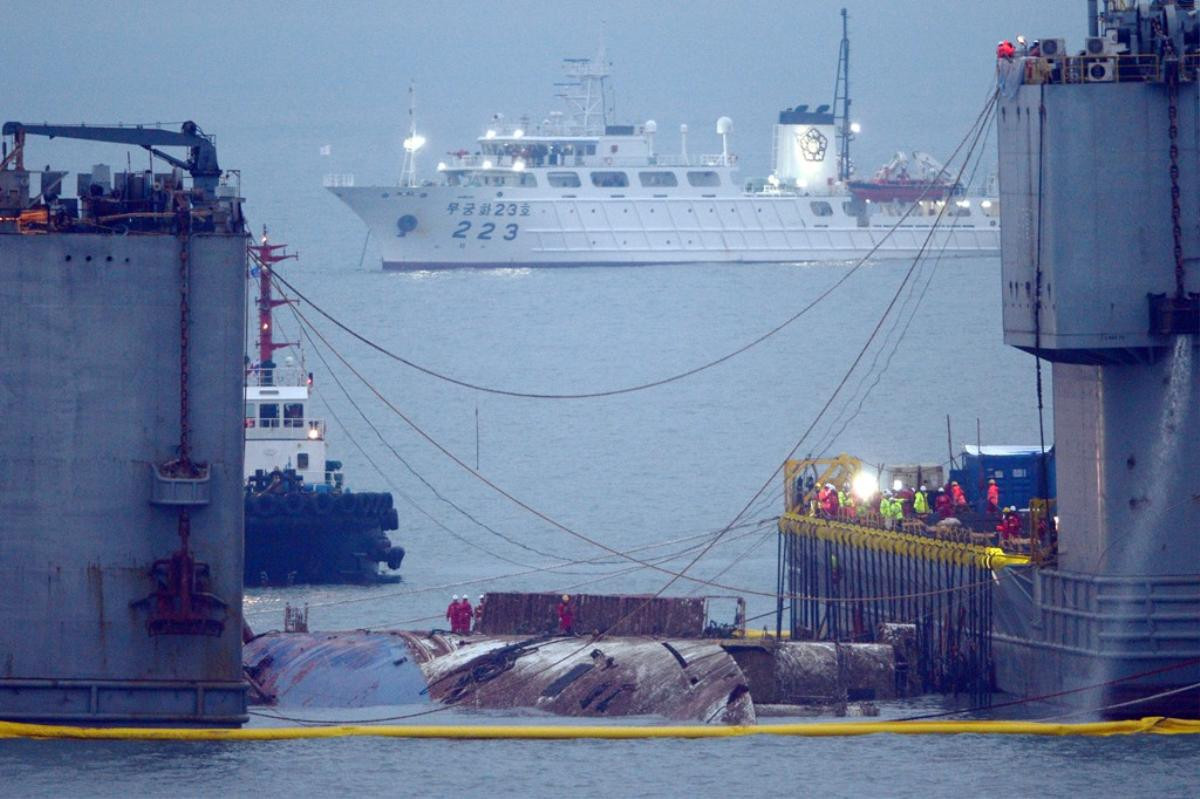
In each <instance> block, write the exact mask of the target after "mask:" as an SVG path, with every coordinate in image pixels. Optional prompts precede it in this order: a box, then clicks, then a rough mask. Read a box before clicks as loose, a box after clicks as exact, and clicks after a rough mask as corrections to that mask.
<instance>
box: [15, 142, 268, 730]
mask: <svg viewBox="0 0 1200 799" xmlns="http://www.w3.org/2000/svg"><path fill="white" fill-rule="evenodd" d="M3 133H4V136H5V137H6V140H5V142H4V152H3V163H0V341H2V342H3V346H2V347H0V420H3V424H0V718H4V719H10V720H21V721H40V722H50V723H78V724H89V725H91V724H124V725H128V724H151V725H193V724H194V725H204V726H214V725H236V724H239V723H241V722H242V721H244V720H245V718H246V713H245V707H246V699H245V684H244V681H243V679H242V671H241V643H242V623H241V606H242V601H241V600H242V421H241V415H242V344H243V335H244V330H245V311H244V308H245V274H246V262H245V259H246V254H245V253H246V251H245V246H246V240H245V232H244V224H243V219H242V214H241V198H240V197H239V192H238V189H237V186H236V185H233V184H230V183H229V182H227V181H225V180H223V177H224V176H223V174H222V172H221V170H220V168H219V167H218V165H217V158H216V148H215V147H214V145H213V143H212V140H211V139H210V138H209V137H207V136H205V135H204V134H203V133H202V132H201V131H200V129H199V128H198V127H197V126H196V125H195V124H193V123H190V122H189V123H187V124H185V125H184V126H183V128H182V130H179V131H173V130H162V129H158V128H140V127H114V128H105V127H91V126H78V125H69V126H63V125H25V124H22V123H18V122H9V123H7V124H5V125H4V128H3ZM34 135H43V136H50V137H58V138H73V139H83V140H89V141H94V142H105V143H109V144H114V143H115V144H122V145H127V146H133V147H134V148H137V147H141V148H144V149H145V150H147V151H149V152H150V153H151V158H150V159H149V163H147V162H145V161H143V162H142V163H143V165H145V166H147V167H149V168H146V169H143V170H135V169H134V168H133V167H132V166H131V167H130V168H129V169H128V171H114V170H113V169H111V168H110V167H108V166H106V165H103V164H98V165H96V166H93V167H92V168H91V171H90V172H81V173H80V174H79V175H78V178H77V181H76V182H75V185H76V186H77V187H78V196H73V193H69V192H68V191H65V190H64V178H65V176H66V174H67V173H66V172H60V171H52V170H50V169H49V167H47V168H46V169H45V170H43V171H31V170H27V169H26V168H25V160H26V158H27V153H26V150H27V141H26V140H27V137H31V136H34ZM10 145H11V149H10ZM167 147H186V148H187V153H188V155H187V157H186V158H178V157H175V156H172V155H168V154H167V153H165V152H163V150H162V148H167ZM122 149H125V148H122ZM121 154H122V155H124V153H121ZM122 160H126V159H122ZM132 160H133V159H129V161H127V162H132ZM138 160H140V159H138ZM164 163H165V166H163V164H164ZM156 167H158V168H159V169H160V170H161V171H156V169H155V168H156Z"/></svg>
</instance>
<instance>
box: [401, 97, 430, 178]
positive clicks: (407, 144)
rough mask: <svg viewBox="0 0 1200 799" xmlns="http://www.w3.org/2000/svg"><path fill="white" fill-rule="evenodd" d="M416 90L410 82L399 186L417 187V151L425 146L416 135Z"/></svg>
mask: <svg viewBox="0 0 1200 799" xmlns="http://www.w3.org/2000/svg"><path fill="white" fill-rule="evenodd" d="M416 97H417V89H416V86H415V85H414V84H413V83H412V82H411V81H410V82H409V84H408V137H407V138H406V139H405V140H404V166H403V167H402V168H401V170H400V172H401V174H402V177H401V180H400V185H401V186H408V187H412V186H416V185H417V150H420V149H421V148H422V147H424V146H425V137H424V136H422V135H420V134H418V133H417V116H416V109H417V100H416Z"/></svg>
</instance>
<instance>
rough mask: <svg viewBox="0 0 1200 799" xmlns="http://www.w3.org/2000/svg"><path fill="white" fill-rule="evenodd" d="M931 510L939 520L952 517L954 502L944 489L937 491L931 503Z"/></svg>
mask: <svg viewBox="0 0 1200 799" xmlns="http://www.w3.org/2000/svg"><path fill="white" fill-rule="evenodd" d="M933 510H934V511H935V512H936V513H937V515H938V518H939V519H948V518H950V517H951V516H953V515H954V500H953V499H952V498H951V497H950V495H949V494H948V493H946V489H944V488H939V489H938V492H937V498H936V499H934V501H933Z"/></svg>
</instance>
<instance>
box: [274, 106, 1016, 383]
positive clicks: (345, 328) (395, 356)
mask: <svg viewBox="0 0 1200 799" xmlns="http://www.w3.org/2000/svg"><path fill="white" fill-rule="evenodd" d="M994 102H995V93H994V92H993V93H992V96H991V97H990V98H989V100H988V104H987V106H986V108H987V109H989V110H990V108H991V106H992V104H993V103H994ZM989 112H990V111H989ZM981 118H982V114H981V115H980V117H979V118H977V119H976V120H975V122H974V123H973V124H972V126H971V128H970V129H969V130H968V133H967V135H966V136H964V137H963V139H962V140H961V141H960V142H959V144H958V146H957V147H955V149H954V151H953V152H952V153H951V155H950V158H949V160H948V162H947V163H953V162H954V160H955V159H956V158H957V157H958V154H959V152H960V151H961V150H962V148H963V147H964V146H965V145H966V143H967V142H968V141H970V140H971V138H972V132H973V131H974V130H975V128H976V127H978V125H979V124H980V119H981ZM977 142H978V136H976V137H975V143H977ZM973 147H974V144H973V145H972V148H973ZM965 163H966V162H965V161H964V165H965ZM962 174H963V170H961V169H960V170H959V179H960V180H961V178H962ZM927 192H928V188H926V190H925V192H923V193H922V195H921V198H918V199H922V198H924V196H925V194H926V193H927ZM918 205H919V203H916V202H914V203H913V204H912V205H910V206H909V208H908V209H906V210H905V212H904V213H903V214H902V215H901V216H900V218H899V219H897V220H896V221H895V222H894V223H893V224H892V226H891V227H890V228H888V229H887V230H886V231H884V232H883V235H882V236H881V237H880V239H879V241H877V242H875V243H874V244H873V245H871V248H870V249H869V250H868V251H867V253H866V254H865V255H863V256H862V257H861V258H859V259H858V260H857V261H856V262H855V263H854V265H853V266H852V267H850V268H849V269H848V270H847V271H846V273H845V274H844V275H842V276H841V277H839V278H838V279H837V280H835V281H834V282H833V284H832V285H830V286H829V287H828V288H826V289H825V290H824V291H822V292H821V293H820V294H818V295H817V296H816V297H815V298H814V299H813V300H811V301H810V302H809V303H807V304H806V305H805V306H804V307H802V308H801V309H800V310H798V311H797V312H796V313H794V314H792V315H791V316H790V317H788V318H787V319H785V320H784V321H782V322H780V323H779V324H778V325H776V326H775V327H773V328H771V329H770V330H768V331H766V332H765V333H763V334H762V335H760V336H758V337H757V338H755V339H753V340H751V341H750V342H748V343H746V344H743V345H742V346H740V347H738V348H736V349H734V350H731V351H730V352H727V353H726V354H724V355H722V356H720V357H718V358H714V359H713V360H710V361H708V362H707V363H703V364H700V365H699V366H694V367H692V368H690V369H686V370H684V371H681V372H678V373H676V374H673V375H669V376H667V377H663V378H659V379H656V380H651V381H648V382H644V383H639V384H637V385H632V386H624V387H621V388H613V389H606V390H601V391H589V392H578V393H549V392H533V391H516V390H512V389H505V388H499V387H496V386H486V385H482V384H480V383H473V382H471V381H468V380H462V379H460V378H457V377H453V376H451V375H448V374H445V373H444V372H440V371H438V370H436V369H433V368H431V367H428V366H424V365H423V364H419V363H417V362H416V361H413V360H411V359H410V358H406V357H404V356H403V355H400V354H399V353H396V352H393V351H392V350H390V349H388V348H387V347H384V346H383V345H382V344H380V343H378V342H376V341H374V340H373V339H370V338H368V337H367V336H365V335H363V334H362V333H359V332H358V331H357V330H355V329H353V328H351V327H350V326H349V325H347V324H345V323H344V322H342V321H341V320H340V319H338V318H337V317H335V316H333V314H331V313H330V312H329V311H326V310H325V309H324V308H322V307H321V306H320V305H318V304H316V303H314V302H313V301H312V300H311V299H310V298H308V297H307V296H306V295H305V294H304V293H303V292H301V291H300V290H299V289H297V288H296V287H295V286H293V285H292V284H291V282H290V281H288V280H287V279H285V278H283V277H282V276H280V275H275V278H276V279H277V280H279V281H280V282H281V283H282V284H283V285H284V286H286V287H287V289H288V290H289V291H291V292H292V293H293V294H295V295H296V296H297V297H298V298H299V299H300V300H302V301H303V302H304V303H306V304H307V305H308V306H309V307H311V308H312V309H313V310H314V311H316V312H317V313H318V314H320V315H321V316H323V317H325V319H327V320H328V321H329V322H330V323H331V324H333V325H334V326H335V327H337V328H338V329H340V330H341V331H342V332H344V333H346V334H347V335H349V336H351V337H352V338H354V339H357V340H358V341H359V342H361V343H362V344H365V345H366V346H368V347H370V348H371V349H373V350H375V351H376V352H379V353H380V354H381V355H384V356H386V357H388V358H390V359H392V360H394V361H397V362H398V363H402V364H404V365H405V366H408V367H409V368H411V369H415V370H416V371H418V372H421V373H423V374H425V375H428V376H430V377H433V378H436V379H438V380H442V381H444V382H447V383H451V384H453V385H456V386H459V387H461V388H467V389H471V390H473V391H479V392H483V393H485V394H498V395H501V396H506V397H518V398H523V399H541V400H578V399H598V398H601V397H614V396H618V395H621V394H632V393H634V392H638V391H645V390H647V389H651V388H657V387H659V386H664V385H667V384H669V383H675V382H678V381H680V380H683V379H685V378H688V377H691V376H693V375H696V374H699V373H700V372H703V371H706V370H708V369H711V368H713V367H715V366H719V365H720V364H722V363H725V362H726V361H729V360H731V359H733V358H735V357H737V356H739V355H742V354H743V353H745V352H747V351H749V350H751V349H753V348H754V347H756V346H758V345H759V344H761V343H762V342H764V341H766V340H767V339H769V338H771V337H772V336H774V335H775V334H777V333H779V332H780V331H782V330H784V329H785V328H787V327H788V326H790V325H791V324H793V323H794V322H795V321H796V320H798V319H800V318H801V317H802V316H804V315H805V314H806V313H808V312H809V311H810V310H812V309H813V308H815V307H816V306H817V305H818V304H819V303H821V302H822V301H824V300H825V298H827V297H828V296H829V295H831V294H832V293H833V292H834V291H836V290H837V289H838V288H839V287H841V286H842V285H843V284H844V283H845V282H846V281H847V280H849V279H850V277H851V276H852V275H854V274H855V273H856V272H858V270H859V269H861V268H862V267H863V265H864V264H866V263H867V261H869V260H870V259H871V258H872V257H874V256H875V255H876V253H877V252H878V251H879V248H880V247H881V246H883V244H884V242H886V241H887V240H888V239H889V238H891V236H892V235H893V234H894V233H895V232H896V231H897V230H898V229H899V228H900V227H901V226H902V225H903V224H904V222H906V221H907V220H908V218H909V217H910V216H911V215H912V214H913V212H914V211H915V210H916V208H917V207H918ZM941 210H942V211H944V210H945V206H943V207H942V209H941ZM941 218H942V213H939V214H938V217H937V220H936V221H935V222H934V225H933V226H931V228H930V234H932V232H933V230H934V229H936V227H937V224H938V222H940V220H941ZM927 243H928V236H927V238H926V244H927ZM924 249H925V247H924V246H922V251H923V250H924Z"/></svg>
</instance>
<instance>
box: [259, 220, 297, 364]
mask: <svg viewBox="0 0 1200 799" xmlns="http://www.w3.org/2000/svg"><path fill="white" fill-rule="evenodd" d="M285 249H287V245H286V244H268V243H267V229H266V228H265V227H264V228H263V234H262V243H261V244H257V245H251V246H250V247H249V250H250V253H251V255H252V256H253V258H254V260H255V261H256V262H257V263H258V269H259V271H258V361H259V366H260V367H263V366H267V365H268V364H270V363H274V359H273V358H272V357H271V356H273V355H274V354H275V350H278V349H283V348H284V347H293V346H296V345H297V342H294V341H275V339H274V337H273V335H272V333H273V330H274V327H275V325H274V322H273V321H272V320H271V312H272V311H273V310H274V309H275V308H277V307H278V306H280V305H287V304H288V303H290V302H291V300H289V299H287V298H286V297H284V298H283V299H279V300H277V299H275V298H274V295H273V294H272V292H271V270H272V269H273V268H274V266H275V264H277V263H279V262H280V261H286V260H287V259H289V258H295V257H296V254H295V253H286V252H283V250H285Z"/></svg>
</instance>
